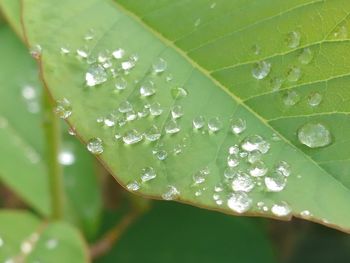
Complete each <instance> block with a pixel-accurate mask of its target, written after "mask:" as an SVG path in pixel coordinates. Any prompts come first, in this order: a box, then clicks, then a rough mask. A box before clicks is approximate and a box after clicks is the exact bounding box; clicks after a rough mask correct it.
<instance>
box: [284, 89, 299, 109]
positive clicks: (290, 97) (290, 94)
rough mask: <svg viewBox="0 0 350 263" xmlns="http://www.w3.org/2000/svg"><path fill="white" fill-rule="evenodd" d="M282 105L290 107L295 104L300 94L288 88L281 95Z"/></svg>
mask: <svg viewBox="0 0 350 263" xmlns="http://www.w3.org/2000/svg"><path fill="white" fill-rule="evenodd" d="M282 100H283V103H284V105H286V106H288V107H291V106H294V105H296V104H297V103H298V102H299V101H300V95H299V93H298V92H296V91H295V90H288V91H287V92H285V93H284V94H283V96H282Z"/></svg>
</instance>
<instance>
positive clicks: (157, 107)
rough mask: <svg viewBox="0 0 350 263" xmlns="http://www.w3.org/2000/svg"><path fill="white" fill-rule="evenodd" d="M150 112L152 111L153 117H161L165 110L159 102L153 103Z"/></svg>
mask: <svg viewBox="0 0 350 263" xmlns="http://www.w3.org/2000/svg"><path fill="white" fill-rule="evenodd" d="M149 111H150V113H151V115H152V116H159V115H161V114H162V113H163V109H162V107H161V105H160V103H158V102H154V103H152V104H151V105H150V107H149Z"/></svg>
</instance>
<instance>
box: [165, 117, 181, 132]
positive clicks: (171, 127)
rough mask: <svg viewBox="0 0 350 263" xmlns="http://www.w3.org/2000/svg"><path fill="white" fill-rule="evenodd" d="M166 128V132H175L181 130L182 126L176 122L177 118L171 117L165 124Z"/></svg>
mask: <svg viewBox="0 0 350 263" xmlns="http://www.w3.org/2000/svg"><path fill="white" fill-rule="evenodd" d="M164 129H165V132H166V133H168V134H175V133H178V132H179V131H180V130H181V127H180V125H179V124H178V123H177V122H176V120H173V119H171V120H169V121H168V122H167V123H166V124H165V127H164Z"/></svg>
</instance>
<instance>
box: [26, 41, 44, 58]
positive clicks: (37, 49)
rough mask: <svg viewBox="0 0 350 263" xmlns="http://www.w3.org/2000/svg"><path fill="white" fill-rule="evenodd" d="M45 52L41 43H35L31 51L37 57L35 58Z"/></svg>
mask: <svg viewBox="0 0 350 263" xmlns="http://www.w3.org/2000/svg"><path fill="white" fill-rule="evenodd" d="M42 52H43V49H42V47H41V46H40V45H38V44H37V45H34V46H32V47H31V48H30V50H29V53H30V55H31V56H32V57H33V58H35V59H39V58H40V56H41V53H42Z"/></svg>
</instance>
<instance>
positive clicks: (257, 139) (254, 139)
mask: <svg viewBox="0 0 350 263" xmlns="http://www.w3.org/2000/svg"><path fill="white" fill-rule="evenodd" d="M241 148H242V149H243V150H244V151H246V152H248V153H249V152H253V151H259V152H261V153H267V152H268V151H269V149H270V144H269V143H268V142H266V141H265V140H264V139H263V138H262V137H261V136H259V135H251V136H248V137H247V138H245V139H244V140H243V141H242V143H241Z"/></svg>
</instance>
